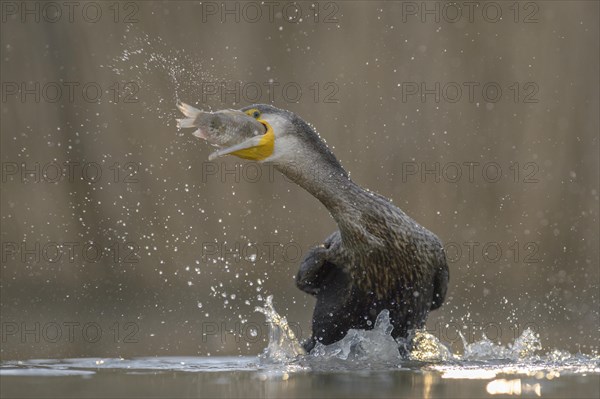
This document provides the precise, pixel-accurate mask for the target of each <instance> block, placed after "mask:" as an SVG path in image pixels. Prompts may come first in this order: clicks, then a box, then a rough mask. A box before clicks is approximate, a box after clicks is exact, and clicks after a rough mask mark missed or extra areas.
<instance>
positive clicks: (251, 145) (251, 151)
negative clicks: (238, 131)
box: [208, 121, 275, 161]
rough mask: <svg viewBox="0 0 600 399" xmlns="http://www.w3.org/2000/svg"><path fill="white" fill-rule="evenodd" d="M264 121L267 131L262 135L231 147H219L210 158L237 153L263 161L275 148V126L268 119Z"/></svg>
mask: <svg viewBox="0 0 600 399" xmlns="http://www.w3.org/2000/svg"><path fill="white" fill-rule="evenodd" d="M259 122H260V123H262V124H263V125H264V126H265V128H266V130H267V132H266V133H265V134H263V135H262V136H255V137H251V138H249V139H247V140H245V141H243V142H241V143H239V144H236V145H233V146H231V147H227V148H222V149H219V150H217V151H215V152H213V153H212V154H210V155H209V156H208V160H209V161H212V160H214V159H216V158H218V157H221V156H223V155H235V156H237V157H239V158H243V159H250V160H253V161H263V160H265V159H267V158H268V157H270V156H271V155H272V154H273V150H274V148H275V134H274V133H273V128H272V127H271V125H269V123H267V122H266V121H259Z"/></svg>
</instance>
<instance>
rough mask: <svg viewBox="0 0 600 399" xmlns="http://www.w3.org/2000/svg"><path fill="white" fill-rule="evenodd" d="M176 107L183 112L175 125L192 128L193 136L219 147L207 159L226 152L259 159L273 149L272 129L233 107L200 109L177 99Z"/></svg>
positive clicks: (262, 158) (264, 157)
mask: <svg viewBox="0 0 600 399" xmlns="http://www.w3.org/2000/svg"><path fill="white" fill-rule="evenodd" d="M177 108H179V110H180V111H181V113H183V115H185V118H182V119H177V127H179V128H196V130H195V131H194V132H193V133H192V134H193V135H194V136H196V137H198V138H200V139H203V140H205V141H207V142H208V143H210V144H212V145H214V146H217V147H219V149H218V150H217V151H215V152H213V153H212V154H210V155H209V157H208V159H209V160H210V161H212V160H214V159H215V158H218V157H220V156H223V155H228V154H231V155H236V156H238V157H240V158H244V159H251V160H256V161H261V160H264V159H266V158H268V157H269V156H270V155H271V154H272V153H273V147H274V139H275V136H274V134H273V129H272V128H271V127H270V125H269V124H268V123H267V122H265V121H261V120H260V119H258V118H256V117H253V116H252V115H251V114H249V113H246V112H243V111H239V110H234V109H225V110H221V111H216V112H204V111H201V110H199V109H196V108H194V107H192V106H191V105H188V104H185V103H178V104H177Z"/></svg>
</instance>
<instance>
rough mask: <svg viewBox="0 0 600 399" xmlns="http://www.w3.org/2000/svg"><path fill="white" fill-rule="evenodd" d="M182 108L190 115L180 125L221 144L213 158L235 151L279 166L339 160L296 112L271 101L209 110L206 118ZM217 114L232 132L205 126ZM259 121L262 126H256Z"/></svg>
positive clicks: (200, 112) (249, 157)
mask: <svg viewBox="0 0 600 399" xmlns="http://www.w3.org/2000/svg"><path fill="white" fill-rule="evenodd" d="M190 108H191V109H192V111H190ZM179 109H180V110H181V111H182V112H183V113H184V114H185V115H186V116H188V119H182V120H180V126H181V127H197V128H198V131H200V132H201V134H196V136H198V137H201V138H203V139H205V140H207V141H208V142H210V143H211V144H215V145H218V146H219V147H220V148H219V150H217V151H215V152H214V153H212V154H211V155H210V157H209V159H210V160H213V159H215V158H217V157H220V156H223V155H235V156H237V157H239V158H243V159H249V160H253V161H258V162H272V163H274V164H276V165H278V166H280V167H288V166H296V165H299V166H302V165H306V166H308V165H311V164H314V163H316V162H318V161H320V160H321V161H322V160H323V158H325V160H327V161H330V162H335V163H336V164H337V163H338V162H337V160H336V159H335V156H334V155H333V153H332V152H331V151H330V150H329V149H328V148H327V146H326V145H325V143H324V142H323V141H322V140H321V139H320V137H319V135H318V134H317V133H316V132H315V131H314V129H313V128H312V127H311V126H310V125H308V123H306V122H305V121H304V120H302V119H301V118H300V117H298V116H297V115H296V114H294V113H293V112H290V111H286V110H283V109H279V108H276V107H274V106H272V105H267V104H254V105H250V106H247V107H244V108H242V109H240V110H227V112H225V111H217V112H215V113H210V115H211V117H210V118H206V117H205V115H206V114H207V113H204V112H202V111H199V110H196V109H195V108H193V107H190V106H188V105H185V104H183V105H181V106H179ZM215 116H216V117H217V123H216V124H217V125H218V126H222V127H223V131H227V132H230V134H229V133H228V134H226V135H224V134H220V133H219V132H218V131H217V132H213V133H211V132H212V131H211V130H210V127H206V126H205V124H206V122H204V121H205V120H210V121H212V124H215ZM187 120H189V121H190V122H189V123H188V124H186V123H185V121H187ZM182 121H183V123H182ZM194 121H197V122H194ZM257 122H258V124H260V125H259V126H262V128H256V124H257ZM225 136H227V137H225Z"/></svg>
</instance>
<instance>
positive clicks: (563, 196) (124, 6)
mask: <svg viewBox="0 0 600 399" xmlns="http://www.w3.org/2000/svg"><path fill="white" fill-rule="evenodd" d="M75 3H76V5H75V6H74V8H73V9H72V10H69V9H67V8H66V7H65V6H61V5H60V4H59V6H58V7H59V8H56V7H55V8H54V9H52V8H49V7H48V6H47V5H46V3H44V2H26V3H21V2H3V3H2V7H3V8H2V28H1V33H2V39H1V58H2V72H1V75H2V76H1V80H2V104H1V106H2V117H1V129H2V132H1V146H2V148H1V161H2V191H1V202H0V204H1V207H2V208H1V221H2V229H1V240H2V264H1V322H2V348H1V352H0V354H1V356H2V359H24V358H42V357H44V358H47V357H69V356H73V357H74V356H102V357H115V356H126V357H127V356H145V355H148V356H150V355H190V356H195V355H207V354H211V355H238V354H244V355H246V354H248V355H252V354H256V353H259V352H260V350H261V349H262V348H263V347H264V346H265V340H266V335H267V332H266V330H265V327H264V317H263V316H262V315H261V314H258V313H255V312H254V307H255V306H257V305H260V304H261V303H262V300H261V298H264V297H266V296H267V295H271V294H272V295H274V303H275V306H276V308H277V309H278V311H279V312H280V313H282V314H285V315H286V316H287V318H288V320H289V321H290V322H291V323H294V325H296V326H298V328H299V330H300V333H301V335H302V336H306V335H307V333H308V331H309V326H310V316H311V313H312V307H313V303H314V302H313V299H312V298H310V297H309V296H307V295H305V294H304V293H302V292H300V291H299V290H297V289H296V288H295V285H294V275H295V273H296V271H297V267H298V265H299V261H300V257H301V254H300V253H298V252H302V251H306V250H307V249H309V248H310V247H311V246H313V245H314V244H316V243H319V242H320V241H321V240H322V239H324V238H325V237H326V236H327V235H329V234H330V233H331V232H332V231H333V230H334V229H336V226H335V223H334V222H333V220H332V219H331V218H330V217H329V215H328V213H327V211H326V210H325V208H324V207H323V206H321V204H319V203H318V201H317V200H315V199H314V198H312V197H310V196H309V195H308V194H307V193H306V192H303V190H302V189H300V188H299V187H297V186H295V185H293V184H291V183H290V182H288V181H287V180H285V179H284V178H283V177H282V176H280V175H277V174H275V173H274V174H273V175H271V172H272V171H271V170H269V168H268V167H265V166H257V165H255V164H248V163H243V162H240V161H239V160H237V159H233V158H229V159H224V160H222V161H219V162H211V163H209V162H207V158H208V154H209V153H210V152H211V151H212V149H211V148H209V146H207V145H205V144H204V143H201V142H199V141H197V140H196V139H194V138H193V137H192V136H191V135H190V134H189V133H188V132H185V133H184V132H178V131H177V129H176V127H175V126H174V118H175V117H177V112H176V109H175V106H174V105H175V102H176V100H177V99H181V100H183V101H186V102H189V103H192V104H195V105H196V106H198V107H199V108H205V109H208V108H210V109H220V108H228V107H235V108H238V107H243V106H246V105H248V104H249V103H252V102H272V103H273V104H274V105H276V106H278V107H281V108H286V109H290V110H292V111H294V112H296V113H298V114H299V115H301V116H302V117H303V118H304V119H306V120H307V121H309V122H310V123H312V124H313V125H314V126H315V127H316V128H317V130H318V131H319V132H320V134H321V135H322V136H323V137H324V138H325V139H326V140H327V143H328V144H329V145H330V146H331V147H332V148H333V149H334V151H335V153H336V154H337V156H338V157H339V158H340V159H341V161H342V163H343V165H344V166H345V167H346V168H347V169H348V170H349V171H350V172H351V174H352V177H353V179H354V180H355V181H356V182H358V183H359V184H361V185H363V186H365V187H368V188H369V189H371V190H374V191H377V192H379V193H381V194H383V195H385V196H387V197H389V198H391V199H393V201H394V203H395V204H396V205H398V206H400V207H401V208H402V209H403V210H405V211H406V212H407V213H408V214H409V215H411V216H412V217H414V218H415V219H416V220H417V221H418V222H420V223H421V224H423V225H424V226H426V227H427V228H429V229H430V230H432V231H433V232H435V233H436V234H438V235H439V236H440V238H442V240H443V241H444V242H446V244H447V249H448V255H449V258H450V260H451V263H450V267H451V279H450V288H449V295H448V297H447V302H446V304H445V305H444V306H443V307H442V308H441V309H440V310H438V311H435V312H433V313H432V314H431V315H430V318H429V323H428V326H429V329H430V330H431V331H432V332H433V333H434V334H436V335H438V336H439V337H440V338H441V339H442V340H443V341H444V342H447V343H449V344H452V345H453V348H454V349H455V350H460V348H461V345H460V343H459V341H460V339H459V338H458V335H457V332H458V331H462V332H463V334H464V335H465V336H466V338H467V340H468V341H470V342H472V341H474V340H477V339H480V338H481V335H482V331H483V332H486V333H487V334H488V336H489V337H490V338H494V340H498V341H501V342H503V343H507V342H512V340H513V339H514V336H515V335H519V334H520V332H521V331H522V330H523V329H524V328H526V327H532V328H533V329H534V330H536V331H537V332H539V333H540V337H541V340H542V345H543V347H544V348H545V349H552V348H559V349H564V350H569V351H577V350H581V351H583V352H590V351H593V350H594V349H596V350H597V348H598V324H599V314H598V305H599V303H598V301H599V295H598V283H599V281H598V280H599V268H598V265H599V245H598V227H599V226H598V196H599V193H598V171H599V163H598V129H599V123H598V122H599V117H598V109H599V101H598V93H599V90H598V88H599V84H598V76H599V73H598V71H599V68H598V60H599V48H598V46H599V44H598V43H599V42H598V37H599V36H598V34H599V32H598V26H599V24H598V17H599V15H598V13H599V5H598V3H597V2H592V1H564V2H561V1H535V2H517V3H515V2H495V3H494V2H492V3H490V2H479V3H477V6H476V7H474V8H473V9H470V8H469V7H470V6H467V5H465V3H464V2H458V3H446V2H427V3H421V2H371V1H369V2H367V1H363V2H361V1H353V2H329V3H327V2H319V3H312V2H298V3H287V2H281V3H277V4H273V5H271V6H266V5H264V4H263V5H261V4H260V3H253V2H250V3H244V2H226V3H222V2H208V3H204V4H200V3H196V2H189V1H175V2H146V1H144V2H141V1H140V2H96V3H94V2H91V3H90V2H81V3H79V2H75ZM449 4H451V5H450V6H449ZM455 4H458V7H460V10H462V11H461V12H462V14H461V16H457V15H456V10H458V9H459V8H457V7H455V6H453V5H455ZM23 7H28V8H27V9H23ZM36 7H37V8H36ZM422 7H426V9H424V8H422ZM316 8H318V11H317V10H316ZM98 10H99V12H100V14H98ZM257 10H259V11H258V13H257ZM70 11H72V13H71V14H70ZM271 11H272V13H271ZM470 11H471V12H472V13H470ZM297 12H298V14H296V13H297ZM498 12H500V13H501V14H497V13H498ZM297 15H301V16H302V18H300V17H298V16H297ZM499 15H501V18H500V17H499ZM36 18H37V19H39V21H36ZM236 19H239V21H236ZM436 19H439V22H438V21H436ZM436 85H439V86H436ZM436 87H439V89H436ZM457 87H458V88H461V90H462V96H461V97H460V98H459V97H458V94H457V93H458V92H457V91H456V89H457ZM498 87H499V88H500V90H501V92H499V91H498V90H497V88H498ZM257 88H260V92H258V91H257ZM298 88H299V89H300V90H301V91H298ZM469 88H472V92H471V93H470V92H469ZM71 89H72V92H71ZM428 90H433V94H431V93H430V92H429V91H428ZM436 91H437V95H438V96H439V98H438V99H436ZM215 93H216V94H215ZM427 93H430V94H427ZM71 94H72V95H71ZM420 94H425V95H424V96H423V97H421V96H420ZM469 94H471V98H470V96H469ZM97 97H99V98H97ZM236 97H237V98H236ZM65 162H68V163H67V164H65ZM57 165H59V167H57ZM69 165H70V166H69ZM59 168H60V169H62V173H63V174H65V175H66V176H63V177H62V178H60V177H57V176H56V172H57V171H59ZM436 168H437V169H436ZM27 170H33V171H32V172H27ZM459 170H460V172H461V174H460V175H458V174H457V172H458V171H459ZM257 172H260V173H261V175H260V176H257V175H256V173H257ZM498 173H500V174H499V175H498ZM90 243H93V244H90ZM69 248H70V249H71V250H72V252H71V251H70V250H69ZM98 248H102V249H103V250H102V254H100V255H99V254H98V253H97V252H96V250H97V249H98ZM238 254H239V255H238ZM59 257H60V258H59ZM236 331H237V332H236Z"/></svg>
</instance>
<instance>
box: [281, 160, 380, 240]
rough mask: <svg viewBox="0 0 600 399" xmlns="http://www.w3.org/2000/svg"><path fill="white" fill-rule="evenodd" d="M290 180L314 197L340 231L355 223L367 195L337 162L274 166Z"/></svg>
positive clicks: (365, 204)
mask: <svg viewBox="0 0 600 399" xmlns="http://www.w3.org/2000/svg"><path fill="white" fill-rule="evenodd" d="M277 169H279V171H280V172H281V173H283V174H284V175H286V176H287V177H288V178H289V179H290V180H291V181H293V182H294V183H296V184H298V185H299V186H300V187H302V188H304V189H305V190H306V191H308V192H309V193H310V194H311V195H312V196H313V197H315V198H317V199H318V200H319V201H320V202H321V203H322V204H323V205H324V206H325V207H326V208H327V209H328V210H329V213H331V216H332V217H333V218H334V219H335V220H336V222H337V223H338V225H339V227H340V229H342V230H343V229H344V226H345V225H347V224H348V223H350V224H354V223H357V222H358V220H357V218H358V217H359V216H360V214H361V213H362V208H364V207H365V206H367V205H368V203H369V202H370V201H369V199H370V195H369V193H368V192H367V191H366V190H364V189H363V188H362V187H360V186H359V185H357V184H356V183H354V182H353V181H352V180H351V179H350V177H349V176H348V173H347V172H346V171H345V170H344V168H343V167H342V166H341V165H340V164H339V162H337V160H336V162H322V161H321V162H320V161H318V160H313V161H312V162H306V163H305V164H295V165H291V166H277Z"/></svg>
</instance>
